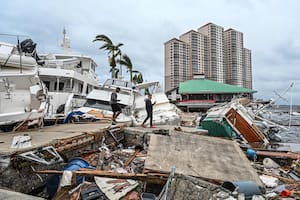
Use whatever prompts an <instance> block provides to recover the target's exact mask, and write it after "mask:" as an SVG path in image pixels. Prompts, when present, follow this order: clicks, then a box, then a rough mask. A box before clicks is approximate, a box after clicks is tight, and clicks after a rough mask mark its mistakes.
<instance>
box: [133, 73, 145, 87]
mask: <svg viewBox="0 0 300 200" xmlns="http://www.w3.org/2000/svg"><path fill="white" fill-rule="evenodd" d="M132 73H135V74H134V76H133V78H132V82H134V83H135V84H137V83H143V82H144V79H143V74H142V73H141V72H140V71H137V70H133V71H132Z"/></svg>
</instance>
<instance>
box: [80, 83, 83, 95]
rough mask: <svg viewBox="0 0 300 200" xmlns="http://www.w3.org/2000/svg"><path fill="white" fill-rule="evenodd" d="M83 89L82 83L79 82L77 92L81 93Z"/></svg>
mask: <svg viewBox="0 0 300 200" xmlns="http://www.w3.org/2000/svg"><path fill="white" fill-rule="evenodd" d="M82 91H83V84H79V92H80V93H82Z"/></svg>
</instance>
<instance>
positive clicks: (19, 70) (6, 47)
mask: <svg viewBox="0 0 300 200" xmlns="http://www.w3.org/2000/svg"><path fill="white" fill-rule="evenodd" d="M28 41H29V40H27V42H28ZM30 41H31V40H30ZM26 44H27V43H26V42H24V43H23V42H22V43H21V44H20V45H18V47H19V48H18V47H17V46H16V45H13V44H8V43H0V129H1V130H2V131H11V130H17V129H19V128H21V127H22V126H30V125H34V124H35V125H37V126H41V125H42V123H43V117H44V115H45V113H46V110H47V109H48V103H47V102H48V101H47V89H46V88H45V86H44V85H43V83H42V81H41V80H40V78H39V76H38V64H37V62H36V60H35V59H34V58H33V57H32V55H31V53H32V51H33V49H30V48H26Z"/></svg>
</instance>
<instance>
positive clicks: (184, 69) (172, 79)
mask: <svg viewBox="0 0 300 200" xmlns="http://www.w3.org/2000/svg"><path fill="white" fill-rule="evenodd" d="M188 48H189V45H188V44H187V43H185V42H183V41H181V40H178V39H176V38H174V39H171V40H169V41H168V42H166V43H165V65H166V66H168V67H165V88H169V89H171V88H176V87H178V86H179V83H181V82H183V81H185V80H188V76H189V74H190V73H191V72H190V70H189V67H188V60H189V57H188Z"/></svg>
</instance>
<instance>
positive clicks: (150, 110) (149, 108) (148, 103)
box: [142, 94, 156, 128]
mask: <svg viewBox="0 0 300 200" xmlns="http://www.w3.org/2000/svg"><path fill="white" fill-rule="evenodd" d="M151 99H152V95H151V94H148V98H147V99H145V106H146V111H147V117H146V119H145V120H144V122H143V123H142V127H144V128H145V127H146V126H145V123H146V121H147V120H148V119H149V118H150V128H155V126H153V124H152V119H153V105H154V104H155V103H156V102H154V103H153V104H152V102H151Z"/></svg>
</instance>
